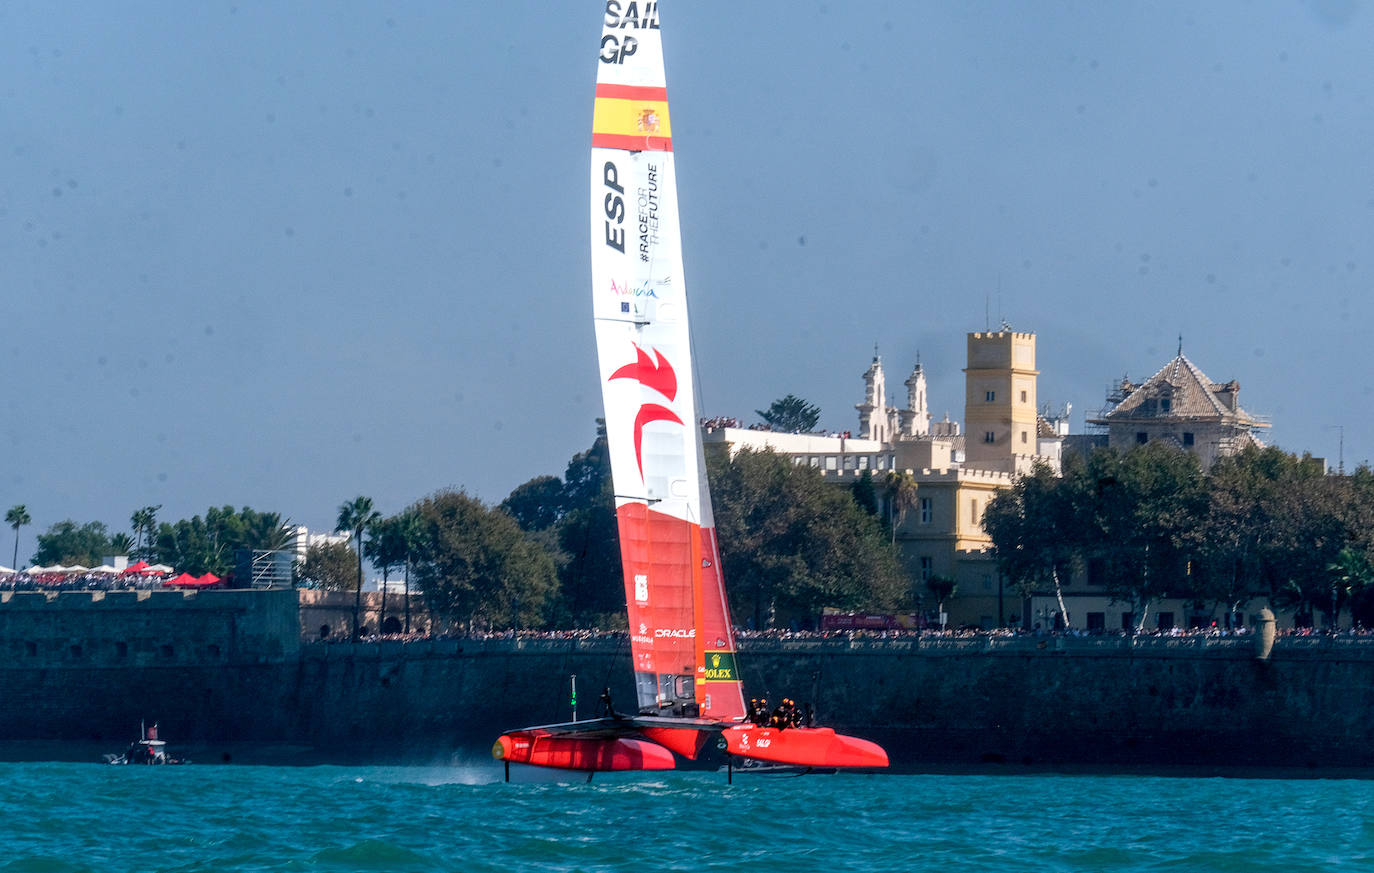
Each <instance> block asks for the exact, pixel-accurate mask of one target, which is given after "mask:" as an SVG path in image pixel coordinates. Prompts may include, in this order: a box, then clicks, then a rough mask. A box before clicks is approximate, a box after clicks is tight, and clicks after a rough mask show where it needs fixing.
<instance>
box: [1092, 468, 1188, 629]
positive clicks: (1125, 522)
mask: <svg viewBox="0 0 1374 873" xmlns="http://www.w3.org/2000/svg"><path fill="white" fill-rule="evenodd" d="M1085 475H1086V477H1087V479H1086V481H1085V484H1086V487H1085V488H1083V489H1080V494H1082V495H1084V497H1085V498H1086V503H1087V511H1086V513H1085V514H1084V518H1083V521H1084V526H1085V528H1086V536H1085V537H1084V551H1085V554H1084V558H1085V559H1086V560H1089V561H1090V560H1096V561H1098V562H1100V566H1102V567H1103V568H1104V577H1103V581H1104V582H1105V583H1106V590H1107V593H1108V594H1109V595H1111V596H1112V597H1115V598H1116V599H1118V600H1124V601H1126V602H1128V603H1131V604H1132V606H1133V607H1134V609H1133V611H1134V612H1135V614H1136V617H1137V630H1141V629H1143V628H1144V627H1145V621H1146V618H1147V616H1148V614H1149V605H1150V603H1151V602H1153V601H1154V600H1155V599H1157V598H1160V597H1165V596H1167V595H1168V594H1169V593H1170V592H1173V593H1174V594H1175V595H1176V596H1178V595H1189V594H1191V593H1192V592H1191V591H1189V590H1188V586H1189V574H1188V566H1189V561H1190V559H1191V557H1192V552H1193V549H1194V548H1195V535H1196V532H1197V531H1198V530H1199V528H1200V526H1201V520H1202V518H1203V515H1204V513H1205V506H1206V491H1205V489H1204V485H1205V479H1204V477H1203V474H1202V468H1201V467H1200V466H1199V463H1198V458H1197V456H1196V455H1194V454H1193V453H1192V452H1188V451H1184V450H1183V449H1181V448H1176V447H1173V446H1170V445H1168V444H1166V443H1162V442H1151V443H1147V444H1145V445H1143V446H1137V447H1135V448H1132V449H1131V450H1130V451H1128V452H1118V451H1114V450H1111V449H1099V450H1098V451H1096V452H1094V453H1093V454H1092V456H1091V457H1090V458H1089V459H1088V464H1087V469H1086V471H1085Z"/></svg>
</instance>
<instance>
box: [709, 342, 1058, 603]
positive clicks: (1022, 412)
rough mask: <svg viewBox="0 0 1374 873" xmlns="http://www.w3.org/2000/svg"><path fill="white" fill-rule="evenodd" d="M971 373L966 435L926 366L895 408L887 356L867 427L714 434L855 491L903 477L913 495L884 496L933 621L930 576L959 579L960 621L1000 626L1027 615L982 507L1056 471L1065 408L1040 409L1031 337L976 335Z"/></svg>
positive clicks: (872, 384)
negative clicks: (947, 414) (999, 562)
mask: <svg viewBox="0 0 1374 873" xmlns="http://www.w3.org/2000/svg"><path fill="white" fill-rule="evenodd" d="M964 374H965V404H964V420H965V422H966V433H961V430H960V427H959V424H958V423H957V422H952V421H949V420H948V418H946V420H944V421H932V420H931V415H930V411H929V408H928V398H927V395H926V380H925V371H924V368H923V367H922V365H921V364H920V363H919V362H918V363H917V364H916V366H915V368H914V369H913V371H912V373H911V375H910V376H909V377H908V378H907V379H906V380H905V382H904V384H905V385H906V388H907V405H906V408H905V409H897V408H896V407H894V406H892V405H890V404H889V403H888V402H887V399H886V375H885V373H884V371H883V364H882V359H881V358H880V357H879V356H878V355H877V354H876V353H875V354H874V356H873V362H872V363H871V364H870V365H869V368H868V370H867V371H865V373H864V375H863V378H864V386H865V392H864V401H863V402H862V403H860V404H857V406H856V409H857V411H858V413H859V429H858V431H857V432H855V433H844V434H786V433H774V432H771V431H761V430H753V429H744V428H739V427H728V426H719V423H717V424H715V425H712V424H708V425H707V427H706V431H705V440H706V441H707V443H717V444H719V443H724V444H726V445H728V447H729V450H730V451H732V452H734V451H738V450H740V449H742V448H751V449H754V450H764V449H771V450H773V451H776V452H779V453H781V454H786V455H789V456H791V457H792V458H793V460H794V462H795V463H798V464H807V465H809V466H812V467H816V468H818V469H819V470H820V471H821V473H822V475H824V476H825V477H826V478H827V479H829V480H831V481H834V482H836V483H837V484H842V485H846V486H848V485H852V484H853V482H854V481H855V480H856V479H858V478H859V477H860V476H862V475H863V474H864V472H865V471H868V472H869V473H871V474H872V476H873V478H874V482H875V485H876V486H877V490H878V492H879V499H880V500H885V498H884V496H883V495H884V491H885V488H884V483H885V482H886V479H887V477H888V476H889V475H897V476H902V477H905V479H906V482H907V489H906V491H907V495H906V496H907V497H908V498H909V499H907V500H904V501H900V505H888V504H887V503H886V502H885V503H884V505H883V507H882V513H883V515H884V517H885V518H887V519H889V522H890V523H892V524H893V527H894V531H893V532H894V536H895V539H896V541H897V544H898V546H899V548H900V553H901V559H902V561H903V563H904V564H905V566H906V568H907V570H908V573H909V576H910V578H911V579H912V581H913V584H914V585H915V589H916V593H917V594H918V595H920V596H921V597H922V599H923V605H926V606H928V607H929V609H927V612H929V613H930V614H931V616H932V618H934V617H935V616H934V607H935V604H934V602H933V599H932V597H931V594H930V592H929V591H928V590H927V588H926V586H925V584H924V583H925V582H927V581H929V580H930V579H931V578H932V577H934V576H943V577H946V578H951V579H953V580H954V581H955V584H956V586H957V589H956V594H955V596H954V597H953V598H951V599H950V600H949V601H948V602H947V603H946V612H947V613H948V615H947V621H948V624H949V625H950V626H954V627H959V626H965V625H975V626H979V627H996V626H998V625H1001V624H1005V623H1007V621H1009V620H1010V619H1011V618H1012V617H1013V616H1019V615H1020V613H1021V612H1022V603H1021V601H1020V599H1019V597H1018V596H1016V595H1015V594H1014V593H1012V592H1010V591H1008V590H1006V588H1005V586H1004V585H1003V583H1002V580H1001V577H1000V575H999V574H998V572H997V566H996V562H995V561H994V560H993V558H992V556H991V553H990V551H989V550H990V547H991V545H992V543H991V541H990V540H989V539H988V536H987V534H986V533H985V532H984V530H983V524H982V520H983V511H984V510H985V509H986V508H987V505H988V503H989V502H990V501H991V500H992V498H993V497H994V496H996V494H997V493H998V492H999V491H1001V490H1003V489H1005V488H1009V487H1011V484H1012V481H1013V477H1014V476H1015V475H1016V474H1018V473H1022V472H1025V471H1028V470H1029V469H1030V468H1031V466H1032V465H1033V464H1034V463H1035V462H1036V461H1042V462H1044V463H1047V464H1050V465H1051V466H1052V467H1054V468H1056V469H1057V468H1058V464H1059V458H1060V446H1061V441H1062V440H1061V438H1062V436H1063V434H1064V433H1065V432H1066V427H1065V426H1066V424H1067V413H1066V415H1065V417H1064V419H1063V420H1062V421H1058V422H1048V421H1046V420H1045V419H1043V418H1041V417H1040V416H1038V415H1037V413H1036V403H1037V396H1036V378H1037V376H1038V375H1039V371H1038V370H1036V366H1035V334H1033V333H1021V332H1014V331H1011V330H1001V331H994V332H981V333H971V334H969V335H968V361H967V367H966V368H965V370H964Z"/></svg>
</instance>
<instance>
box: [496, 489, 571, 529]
mask: <svg viewBox="0 0 1374 873" xmlns="http://www.w3.org/2000/svg"><path fill="white" fill-rule="evenodd" d="M500 508H501V510H502V511H503V512H505V513H506V514H507V515H509V516H510V517H511V518H513V519H515V520H516V522H517V523H518V524H519V525H520V527H521V528H523V529H525V530H527V531H534V530H546V529H548V528H551V527H553V526H554V525H555V524H557V523H558V521H559V520H560V519H561V518H562V517H563V513H564V509H565V503H564V497H563V480H561V479H559V478H558V477H557V476H536V477H534V478H533V479H531V480H529V481H528V482H526V483H525V484H523V485H520V486H517V487H516V489H515V490H514V491H512V492H511V493H510V496H509V497H507V498H506V499H505V500H503V501H501V506H500Z"/></svg>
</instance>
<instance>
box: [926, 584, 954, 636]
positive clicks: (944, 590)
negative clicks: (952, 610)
mask: <svg viewBox="0 0 1374 873" xmlns="http://www.w3.org/2000/svg"><path fill="white" fill-rule="evenodd" d="M958 589H959V584H958V583H957V582H955V581H954V580H953V579H951V578H950V577H949V576H940V575H938V574H937V575H934V576H931V577H930V578H929V579H927V580H926V590H928V591H929V592H930V594H931V596H932V597H934V598H935V603H936V607H935V609H936V613H935V614H936V615H937V616H939V618H940V630H944V629H945V601H946V600H949V599H950V598H951V597H953V596H954V592H955V591H957V590H958Z"/></svg>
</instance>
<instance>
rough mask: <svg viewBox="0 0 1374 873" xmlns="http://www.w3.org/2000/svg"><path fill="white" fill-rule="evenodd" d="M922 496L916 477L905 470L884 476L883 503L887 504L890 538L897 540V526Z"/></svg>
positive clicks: (892, 540) (893, 540)
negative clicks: (918, 491)
mask: <svg viewBox="0 0 1374 873" xmlns="http://www.w3.org/2000/svg"><path fill="white" fill-rule="evenodd" d="M919 499H920V498H919V497H918V495H917V486H916V477H915V476H912V475H911V473H909V472H907V471H906V470H903V471H902V472H900V473H898V472H897V471H895V470H894V471H892V472H891V473H888V474H887V476H885V477H884V478H883V503H884V504H886V506H887V526H888V533H889V537H888V538H889V540H890V541H891V542H893V543H895V542H897V528H898V526H900V525H901V523H902V522H903V521H904V520H905V519H906V514H907V512H908V511H910V510H911V509H914V508H915V507H916V502H917V500H919Z"/></svg>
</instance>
